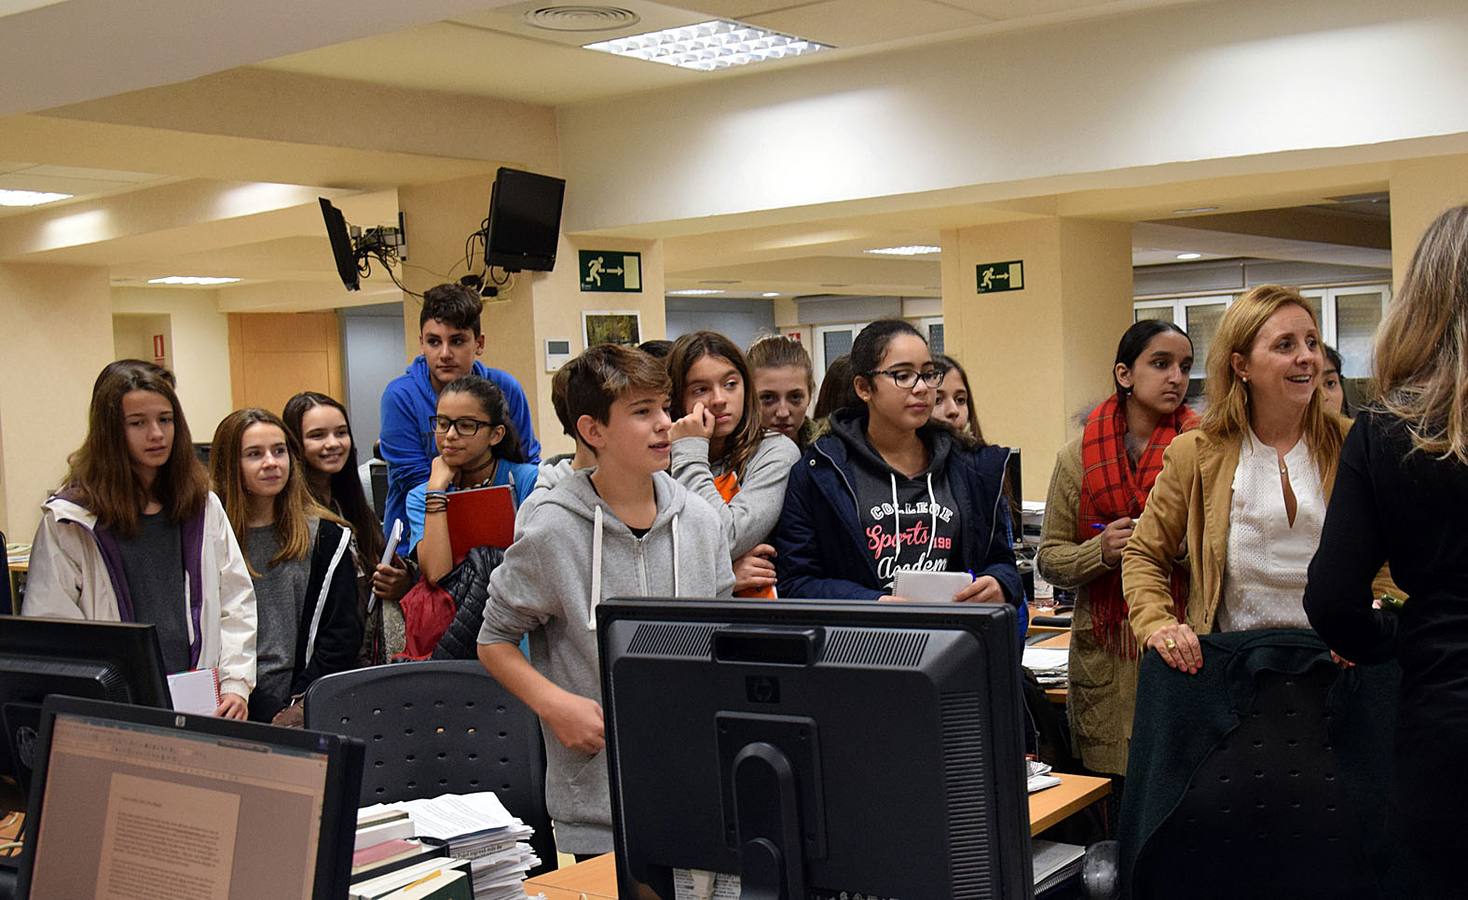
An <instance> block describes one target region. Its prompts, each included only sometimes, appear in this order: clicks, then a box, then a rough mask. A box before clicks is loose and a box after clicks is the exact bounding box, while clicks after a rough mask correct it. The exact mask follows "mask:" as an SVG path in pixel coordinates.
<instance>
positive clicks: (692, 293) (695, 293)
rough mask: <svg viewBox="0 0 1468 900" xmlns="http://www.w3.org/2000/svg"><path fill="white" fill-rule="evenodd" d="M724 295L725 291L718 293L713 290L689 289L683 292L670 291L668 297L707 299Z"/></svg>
mask: <svg viewBox="0 0 1468 900" xmlns="http://www.w3.org/2000/svg"><path fill="white" fill-rule="evenodd" d="M722 293H724V292H723V291H716V290H714V289H713V288H687V289H685V290H681V291H668V296H669V297H707V296H709V295H710V294H722Z"/></svg>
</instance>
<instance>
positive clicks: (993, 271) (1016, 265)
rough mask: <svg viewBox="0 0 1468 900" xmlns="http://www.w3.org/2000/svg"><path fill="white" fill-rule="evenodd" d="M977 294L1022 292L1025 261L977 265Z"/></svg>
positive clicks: (1017, 260)
mask: <svg viewBox="0 0 1468 900" xmlns="http://www.w3.org/2000/svg"><path fill="white" fill-rule="evenodd" d="M977 269H978V275H979V293H981V294H996V293H998V292H1000V291H1019V290H1024V286H1025V261H1024V260H1022V259H1016V260H1011V261H1009V262H995V263H979V265H978V266H977Z"/></svg>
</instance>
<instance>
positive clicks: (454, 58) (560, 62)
mask: <svg viewBox="0 0 1468 900" xmlns="http://www.w3.org/2000/svg"><path fill="white" fill-rule="evenodd" d="M1194 2H1201V0H1120V2H1118V0H1107V2H1098V0H902V2H893V0H803V2H790V0H753V2H749V0H685V2H683V3H681V4H680V5H679V6H676V7H675V6H667V5H663V4H658V3H650V2H645V0H615V2H613V3H608V4H607V5H608V6H616V7H620V8H624V9H627V10H630V11H632V12H634V13H635V14H637V15H638V16H639V17H640V18H641V21H639V22H638V23H637V24H635V25H633V26H631V27H622V28H616V29H612V30H605V31H594V32H593V31H586V32H579V33H577V32H564V31H549V30H544V29H538V28H535V27H532V26H530V25H528V24H526V21H525V14H526V13H527V12H530V11H533V10H535V9H539V8H542V7H545V6H547V4H546V3H543V2H540V3H516V4H506V5H501V6H499V7H498V8H496V9H493V10H489V11H486V12H480V13H477V14H473V15H460V16H456V17H454V18H452V19H449V20H447V21H441V22H436V23H434V24H429V25H422V26H419V27H416V28H409V29H406V30H403V31H398V32H396V33H392V34H380V35H376V36H373V37H367V38H363V39H360V40H355V41H349V42H346V43H341V44H336V45H334V46H330V47H324V48H321V49H316V50H309V51H306V52H303V53H297V54H294V55H290V56H285V57H281V58H279V59H275V60H272V61H270V62H267V63H264V65H265V66H266V67H268V68H272V69H279V70H285V71H291V72H298V73H303V74H311V75H325V76H329V77H333V78H352V79H357V80H361V81H367V82H372V83H378V84H391V85H395V86H399V87H412V88H420V89H428V90H439V91H450V92H453V93H461V94H485V95H492V96H496V97H502V98H506V99H511V100H518V101H521V102H526V103H537V104H544V105H551V106H559V105H564V104H572V103H584V102H589V101H595V100H601V99H606V98H609V97H614V96H618V95H622V94H629V93H636V92H641V91H648V90H656V89H658V88H666V87H676V86H679V85H688V84H697V83H703V82H706V81H709V80H714V79H720V78H737V77H748V76H752V75H754V74H756V73H758V72H768V71H773V70H776V69H781V68H786V67H791V66H805V65H820V64H822V63H823V62H825V61H836V60H840V59H844V58H850V57H851V56H853V55H856V54H864V53H873V52H878V51H881V50H887V49H894V48H897V47H910V46H914V45H921V44H931V43H939V42H943V41H950V40H958V39H961V38H967V37H973V36H977V35H981V34H986V33H993V32H1000V31H1009V30H1014V29H1019V28H1029V27H1037V26H1040V25H1048V24H1055V23H1059V22H1066V21H1079V20H1082V19H1093V18H1099V17H1103V16H1114V15H1122V14H1128V13H1135V12H1138V11H1141V10H1145V9H1152V8H1160V7H1164V6H1176V5H1180V4H1184V3H1194ZM590 5H592V6H594V5H595V4H590ZM709 17H720V18H732V19H736V20H739V21H743V22H747V23H749V24H752V25H758V26H760V27H763V28H769V29H772V30H776V31H782V32H785V33H789V34H795V35H798V36H800V37H803V38H808V39H810V40H815V41H819V42H821V43H825V44H831V45H833V46H835V47H836V48H837V49H836V50H835V51H834V52H830V53H821V54H815V55H814V56H802V57H798V58H793V59H786V60H779V61H775V62H767V63H761V64H759V65H756V66H746V67H738V68H734V69H726V70H722V71H719V72H693V71H688V70H683V69H677V68H673V67H671V66H664V65H658V64H655V63H647V62H643V61H641V60H634V59H625V58H620V57H614V56H609V55H607V54H604V53H594V52H590V51H585V50H582V49H581V45H583V44H586V43H590V42H593V41H599V40H607V39H610V38H615V37H625V36H627V35H631V34H640V33H643V32H646V31H650V30H656V29H661V28H666V27H672V26H676V25H686V24H692V23H694V22H699V21H703V20H706V19H708V18H709Z"/></svg>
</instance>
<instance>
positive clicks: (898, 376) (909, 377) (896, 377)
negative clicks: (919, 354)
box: [867, 366, 948, 391]
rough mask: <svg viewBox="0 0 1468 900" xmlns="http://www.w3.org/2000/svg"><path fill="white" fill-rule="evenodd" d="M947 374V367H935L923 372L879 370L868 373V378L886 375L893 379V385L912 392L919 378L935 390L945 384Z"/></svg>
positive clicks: (913, 370)
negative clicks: (944, 377)
mask: <svg viewBox="0 0 1468 900" xmlns="http://www.w3.org/2000/svg"><path fill="white" fill-rule="evenodd" d="M947 374H948V367H947V366H934V367H933V368H931V369H923V370H922V371H921V372H919V371H918V370H917V369H878V370H876V371H875V372H868V373H867V377H868V378H870V377H872V376H873V375H886V376H887V377H888V378H890V379H892V383H893V384H895V385H897V386H898V387H899V388H901V389H902V390H904V391H907V390H911V389H912V386H913V385H915V384H917V380H918V379H919V378H921V379H922V380H923V384H926V385H927V386H928V387H931V388H935V387H937V386H938V385H940V384H942V383H943V376H944V375H947Z"/></svg>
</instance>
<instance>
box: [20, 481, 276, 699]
mask: <svg viewBox="0 0 1468 900" xmlns="http://www.w3.org/2000/svg"><path fill="white" fill-rule="evenodd" d="M42 509H43V510H44V512H43V514H42V517H41V525H40V527H39V528H37V529H36V539H35V541H34V542H33V543H32V544H31V561H30V572H29V574H28V575H27V577H26V589H25V599H24V600H23V601H22V604H21V610H20V612H21V615H23V616H54V617H58V618H67V619H90V620H93V621H100V622H117V621H120V619H121V614H120V612H119V611H118V604H117V593H116V591H115V590H114V589H113V586H112V579H111V577H110V576H109V575H108V573H107V566H106V563H105V562H104V561H103V559H102V551H101V549H100V548H99V546H98V544H97V537H96V535H95V533H94V531H93V529H94V528H95V527H96V525H97V517H96V516H94V515H93V514H92V513H91V512H90V511H88V510H87V509H86V508H84V507H82V506H79V505H77V504H75V503H73V502H71V501H69V500H65V499H63V498H61V497H59V496H53V497H51V498H50V499H49V500H47V501H46V502H45V503H44V504H42ZM200 555H201V558H200V560H199V569H200V576H201V583H202V585H203V592H204V602H203V606H202V609H201V612H200V616H199V621H200V622H201V623H202V625H201V627H200V630H201V631H202V632H203V633H202V634H201V635H200V638H201V641H200V651H199V667H200V668H204V667H206V666H214V667H217V668H218V669H219V689H220V691H222V692H226V693H230V694H237V695H239V696H240V697H243V698H245V699H249V696H250V691H251V690H252V689H254V687H255V628H256V625H255V621H256V619H255V588H254V584H253V582H251V580H250V570H249V569H248V568H247V567H246V565H245V557H244V554H243V553H241V552H240V545H239V542H238V541H236V540H235V536H234V531H233V530H231V529H230V527H229V519H228V518H227V517H226V516H225V514H224V507H223V505H221V504H220V502H219V498H218V497H216V496H215V495H214V494H212V493H211V494H209V499H208V502H207V505H206V506H205V509H204V540H203V547H202V549H201V554H200ZM188 591H189V587H188V579H187V578H185V579H184V601H183V602H184V619H185V621H187V622H188V624H189V638H190V640H191V641H192V639H193V638H194V634H193V630H194V626H193V621H192V618H191V617H190V615H189V600H190V598H189V596H188Z"/></svg>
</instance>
